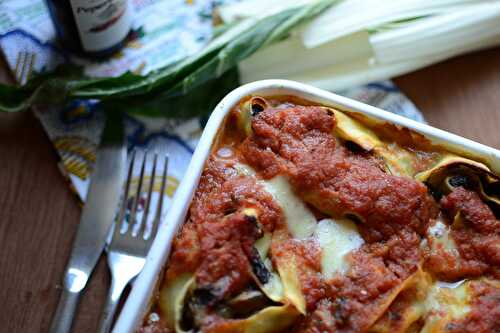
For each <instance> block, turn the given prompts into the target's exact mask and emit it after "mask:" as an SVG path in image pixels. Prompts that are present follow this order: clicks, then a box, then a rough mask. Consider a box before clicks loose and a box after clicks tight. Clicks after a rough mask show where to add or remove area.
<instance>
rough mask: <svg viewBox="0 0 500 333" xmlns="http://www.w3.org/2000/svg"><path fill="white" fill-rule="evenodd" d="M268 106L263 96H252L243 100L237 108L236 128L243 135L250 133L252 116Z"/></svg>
mask: <svg viewBox="0 0 500 333" xmlns="http://www.w3.org/2000/svg"><path fill="white" fill-rule="evenodd" d="M268 107H269V104H268V103H267V101H266V100H265V98H263V97H259V96H254V97H252V98H250V99H249V100H247V101H245V102H244V103H243V104H242V105H241V107H240V109H239V110H238V121H237V124H238V128H239V130H240V131H242V133H245V135H247V136H250V135H251V134H252V118H253V117H255V116H257V115H258V114H259V113H261V112H262V111H264V110H265V109H266V108H268Z"/></svg>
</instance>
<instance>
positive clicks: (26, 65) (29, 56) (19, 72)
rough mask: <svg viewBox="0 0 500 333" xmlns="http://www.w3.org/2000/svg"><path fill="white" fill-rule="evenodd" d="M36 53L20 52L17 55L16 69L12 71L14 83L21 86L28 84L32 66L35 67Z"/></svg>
mask: <svg viewBox="0 0 500 333" xmlns="http://www.w3.org/2000/svg"><path fill="white" fill-rule="evenodd" d="M35 60H36V53H33V52H24V51H21V52H19V53H18V54H17V58H16V68H15V69H14V77H15V79H16V82H17V83H18V84H19V85H20V86H22V85H24V84H25V83H26V82H28V80H29V78H30V76H31V73H33V66H34V65H35Z"/></svg>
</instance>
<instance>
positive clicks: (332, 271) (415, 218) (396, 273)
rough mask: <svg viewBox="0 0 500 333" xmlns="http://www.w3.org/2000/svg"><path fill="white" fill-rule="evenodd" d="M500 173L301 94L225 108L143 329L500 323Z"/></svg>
mask: <svg viewBox="0 0 500 333" xmlns="http://www.w3.org/2000/svg"><path fill="white" fill-rule="evenodd" d="M499 214H500V181H499V177H498V176H497V175H495V174H494V173H493V172H492V171H491V170H490V169H489V167H488V166H487V165H486V164H484V163H483V162H481V161H478V160H473V159H470V158H466V157H464V156H459V155H456V154H454V153H451V152H449V151H447V150H446V149H445V148H443V147H439V146H436V145H433V144H432V143H431V142H430V141H429V140H427V139H426V138H425V137H423V136H421V135H419V134H417V133H414V132H412V131H410V130H408V129H405V128H400V127H397V126H394V125H391V124H381V123H380V122H377V121H374V120H373V119H369V118H367V117H366V116H363V115H361V114H356V113H351V112H342V111H339V110H336V109H334V108H330V107H325V106H321V105H317V104H314V103H309V102H306V101H303V100H298V99H297V98H294V97H290V96H278V97H260V96H250V97H248V98H246V99H244V100H242V101H241V102H240V103H239V104H238V105H237V106H236V107H235V108H233V110H231V112H230V113H229V114H228V115H227V117H226V119H225V121H224V123H223V126H222V127H221V129H220V130H219V133H218V135H217V137H216V140H215V141H214V144H213V147H212V151H211V154H210V156H209V158H208V159H207V161H206V164H205V168H204V171H203V174H202V176H201V179H200V181H199V185H198V187H197V190H196V192H195V195H194V198H193V200H192V203H191V206H190V209H189V212H188V216H187V218H186V221H185V223H184V224H183V226H182V227H181V228H180V230H179V231H178V234H177V235H176V237H175V239H174V242H173V247H172V251H171V254H170V258H169V260H168V263H167V264H166V268H165V272H164V273H163V274H164V276H163V278H162V279H161V282H160V285H159V287H158V291H157V293H156V295H155V299H154V300H153V302H152V306H151V309H150V312H149V314H148V315H147V316H146V318H145V319H144V323H143V325H142V327H141V328H140V329H139V332H142V333H147V332H149V333H153V332H156V333H159V332H163V333H166V332H169V333H173V332H177V333H181V332H207V333H208V332H214V333H215V332H227V333H229V332H231V333H232V332H235V333H240V332H241V333H271V332H297V333H299V332H311V333H313V332H314V333H320V332H391V333H395V332H450V333H451V332H474V333H481V332H500V282H499V277H500V222H499V220H498V216H499Z"/></svg>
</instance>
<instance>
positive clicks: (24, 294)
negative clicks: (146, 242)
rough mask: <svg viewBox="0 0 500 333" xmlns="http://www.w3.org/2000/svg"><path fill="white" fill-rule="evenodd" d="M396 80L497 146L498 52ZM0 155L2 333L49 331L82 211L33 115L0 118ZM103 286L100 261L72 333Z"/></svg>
mask: <svg viewBox="0 0 500 333" xmlns="http://www.w3.org/2000/svg"><path fill="white" fill-rule="evenodd" d="M3 68H4V66H3ZM1 77H2V78H3V80H6V75H5V70H4V71H3V74H2V76H1ZM395 81H396V83H397V84H398V86H399V87H401V89H402V90H403V91H404V92H405V93H406V94H407V95H408V97H410V99H412V100H413V101H414V102H415V104H416V105H417V107H418V108H419V109H420V110H422V112H423V113H424V115H425V117H426V118H427V120H428V122H429V123H430V124H431V125H434V126H437V127H440V128H443V129H445V130H449V131H451V132H454V133H456V134H460V135H462V136H465V137H467V138H470V139H473V140H477V141H479V142H481V143H484V144H487V145H490V146H493V147H495V148H500V133H499V127H500V48H497V49H495V50H489V51H484V52H480V53H475V54H471V55H467V56H463V57H460V58H456V59H453V60H450V61H447V62H444V63H441V64H438V65H435V66H432V67H429V68H426V69H424V70H420V71H417V72H415V73H411V74H408V75H404V76H402V77H399V78H397V79H396V80H395ZM0 156H1V157H0V158H1V169H0V170H1V172H0V207H1V209H0V221H1V222H0V300H1V302H2V304H1V305H0V306H1V308H2V311H0V326H1V327H0V331H1V332H9V333H13V332H47V331H48V327H49V323H50V319H51V316H52V313H53V311H54V309H55V306H56V304H57V300H58V297H59V290H58V289H59V288H60V287H59V283H60V280H61V276H62V273H63V269H64V266H65V264H66V260H67V259H68V255H69V250H70V247H71V244H72V241H73V237H74V233H75V231H76V228H77V224H78V221H79V216H80V208H79V207H78V205H77V202H76V199H75V197H74V196H73V195H72V194H71V192H70V190H69V189H68V185H67V183H66V181H65V180H64V179H63V177H62V176H61V174H60V173H59V170H58V169H57V164H56V163H57V160H58V158H57V156H56V153H55V150H54V149H53V148H52V145H51V143H50V142H49V140H48V138H47V136H46V135H45V133H44V132H43V130H42V127H41V125H40V124H39V123H38V122H37V120H36V119H35V118H34V116H33V115H32V114H31V113H23V114H0ZM108 283H109V277H108V273H107V268H106V266H105V261H104V260H102V259H101V261H100V262H99V264H98V266H97V269H96V271H95V273H94V275H93V278H92V281H91V282H90V285H89V287H88V288H87V292H86V293H85V296H84V297H83V299H82V302H81V304H80V308H79V313H78V318H77V320H76V323H75V332H93V331H95V329H96V326H97V320H98V317H99V313H100V311H101V309H102V306H103V302H104V295H105V291H106V288H107V286H108Z"/></svg>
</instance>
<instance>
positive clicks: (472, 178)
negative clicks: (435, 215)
mask: <svg viewBox="0 0 500 333" xmlns="http://www.w3.org/2000/svg"><path fill="white" fill-rule="evenodd" d="M415 178H416V179H417V180H420V181H422V182H425V183H426V184H427V185H428V186H429V187H430V189H431V190H432V192H433V193H434V194H435V195H436V196H437V198H438V199H439V198H440V197H441V196H442V195H445V194H448V193H449V192H451V191H452V190H453V189H454V188H455V187H459V186H462V187H464V188H466V189H468V190H473V191H476V192H477V193H478V194H479V196H480V197H481V198H482V199H483V200H484V201H485V202H487V203H488V204H490V206H492V207H493V208H494V210H495V211H497V212H498V211H500V193H497V192H498V189H499V188H500V179H499V177H497V176H496V175H494V174H493V173H492V172H491V171H490V169H489V168H488V167H487V166H486V165H484V164H482V163H479V162H476V161H473V160H469V159H467V158H463V157H460V156H456V155H451V154H449V155H446V156H444V157H443V158H442V159H441V160H440V161H439V162H438V163H436V165H435V166H434V167H432V168H431V169H429V170H426V171H423V172H421V173H419V174H417V175H416V176H415Z"/></svg>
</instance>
